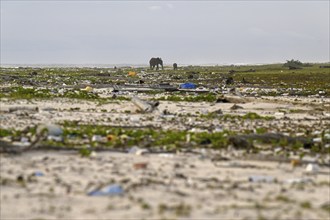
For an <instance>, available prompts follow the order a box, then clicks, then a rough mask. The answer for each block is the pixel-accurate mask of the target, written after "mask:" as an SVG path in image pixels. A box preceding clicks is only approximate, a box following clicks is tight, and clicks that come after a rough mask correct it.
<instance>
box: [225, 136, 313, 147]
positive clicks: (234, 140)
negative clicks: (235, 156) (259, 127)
mask: <svg viewBox="0 0 330 220" xmlns="http://www.w3.org/2000/svg"><path fill="white" fill-rule="evenodd" d="M254 140H258V141H261V142H263V143H272V142H274V141H278V142H279V141H285V142H287V143H288V144H295V143H301V144H303V146H304V148H309V147H310V146H311V141H310V140H309V139H307V138H304V137H290V136H287V135H283V134H276V133H265V134H246V135H235V136H231V137H229V139H228V141H229V143H231V144H232V145H233V146H234V147H237V148H250V147H253V144H252V142H253V141H254Z"/></svg>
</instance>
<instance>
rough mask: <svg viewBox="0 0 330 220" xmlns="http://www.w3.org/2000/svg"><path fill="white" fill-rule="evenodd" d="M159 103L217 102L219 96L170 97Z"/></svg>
mask: <svg viewBox="0 0 330 220" xmlns="http://www.w3.org/2000/svg"><path fill="white" fill-rule="evenodd" d="M156 100H158V101H162V100H166V101H174V102H180V101H184V102H215V101H216V100H217V96H216V95H215V94H206V95H169V96H165V97H161V98H158V99H156Z"/></svg>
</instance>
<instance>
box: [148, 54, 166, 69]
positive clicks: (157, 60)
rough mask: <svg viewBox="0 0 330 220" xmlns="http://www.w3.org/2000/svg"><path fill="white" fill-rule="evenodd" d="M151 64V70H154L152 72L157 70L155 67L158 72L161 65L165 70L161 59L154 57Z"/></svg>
mask: <svg viewBox="0 0 330 220" xmlns="http://www.w3.org/2000/svg"><path fill="white" fill-rule="evenodd" d="M149 64H150V69H152V70H153V69H154V68H155V66H156V70H158V69H159V65H161V66H162V70H163V69H164V67H163V60H162V58H159V57H157V58H154V57H153V58H151V59H150V61H149Z"/></svg>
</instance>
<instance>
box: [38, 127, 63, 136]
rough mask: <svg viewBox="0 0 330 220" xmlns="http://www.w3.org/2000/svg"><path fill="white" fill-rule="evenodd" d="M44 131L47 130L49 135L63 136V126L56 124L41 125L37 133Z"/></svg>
mask: <svg viewBox="0 0 330 220" xmlns="http://www.w3.org/2000/svg"><path fill="white" fill-rule="evenodd" d="M43 131H46V132H47V135H49V136H61V135H62V134H63V130H62V128H61V127H60V126H58V125H55V124H45V125H39V126H38V128H37V134H41V133H42V132H43Z"/></svg>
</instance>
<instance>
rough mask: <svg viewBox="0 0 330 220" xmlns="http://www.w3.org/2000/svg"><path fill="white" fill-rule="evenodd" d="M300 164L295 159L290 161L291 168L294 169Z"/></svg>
mask: <svg viewBox="0 0 330 220" xmlns="http://www.w3.org/2000/svg"><path fill="white" fill-rule="evenodd" d="M300 164H301V161H300V160H297V159H292V160H291V166H292V167H293V168H294V167H297V166H299V165H300Z"/></svg>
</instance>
